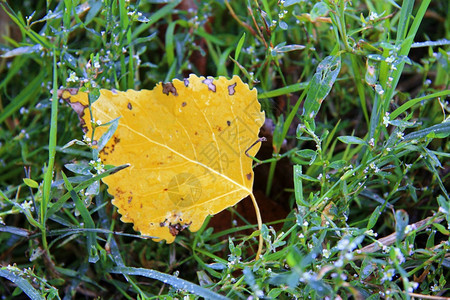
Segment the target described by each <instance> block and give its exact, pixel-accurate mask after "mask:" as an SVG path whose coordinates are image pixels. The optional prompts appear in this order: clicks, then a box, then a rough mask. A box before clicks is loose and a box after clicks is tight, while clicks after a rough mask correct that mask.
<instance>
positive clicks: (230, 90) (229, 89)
mask: <svg viewBox="0 0 450 300" xmlns="http://www.w3.org/2000/svg"><path fill="white" fill-rule="evenodd" d="M236 84H237V83H236V82H235V83H234V84H230V85H229V86H228V95H230V96H233V95H234V93H236V90H235V89H234V88H235V87H236Z"/></svg>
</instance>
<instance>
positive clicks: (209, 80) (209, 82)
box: [202, 78, 216, 93]
mask: <svg viewBox="0 0 450 300" xmlns="http://www.w3.org/2000/svg"><path fill="white" fill-rule="evenodd" d="M213 82H214V79H213V78H206V79H205V80H203V81H202V83H204V84H206V85H207V86H208V89H209V90H210V91H212V92H214V93H215V92H216V85H215V84H214V83H213Z"/></svg>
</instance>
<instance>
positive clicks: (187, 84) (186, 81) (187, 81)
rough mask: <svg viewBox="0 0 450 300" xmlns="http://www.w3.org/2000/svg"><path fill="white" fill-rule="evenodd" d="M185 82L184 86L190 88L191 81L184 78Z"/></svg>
mask: <svg viewBox="0 0 450 300" xmlns="http://www.w3.org/2000/svg"><path fill="white" fill-rule="evenodd" d="M183 81H184V86H185V87H188V86H189V79H187V78H184V79H183Z"/></svg>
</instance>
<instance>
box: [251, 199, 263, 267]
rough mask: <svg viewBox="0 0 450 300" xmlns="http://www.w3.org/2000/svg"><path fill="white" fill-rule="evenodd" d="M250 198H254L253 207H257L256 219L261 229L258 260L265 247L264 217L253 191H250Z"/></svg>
mask: <svg viewBox="0 0 450 300" xmlns="http://www.w3.org/2000/svg"><path fill="white" fill-rule="evenodd" d="M250 198H252V202H253V207H255V213H256V220H257V222H258V229H259V243H258V251H257V252H256V258H255V260H258V259H259V257H260V256H261V253H262V247H263V242H264V241H263V236H262V218H261V212H260V211H259V206H258V202H256V198H255V196H254V195H253V193H250Z"/></svg>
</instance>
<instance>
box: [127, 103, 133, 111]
mask: <svg viewBox="0 0 450 300" xmlns="http://www.w3.org/2000/svg"><path fill="white" fill-rule="evenodd" d="M127 108H128V109H129V110H132V109H133V105H131V102H128V104H127Z"/></svg>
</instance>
